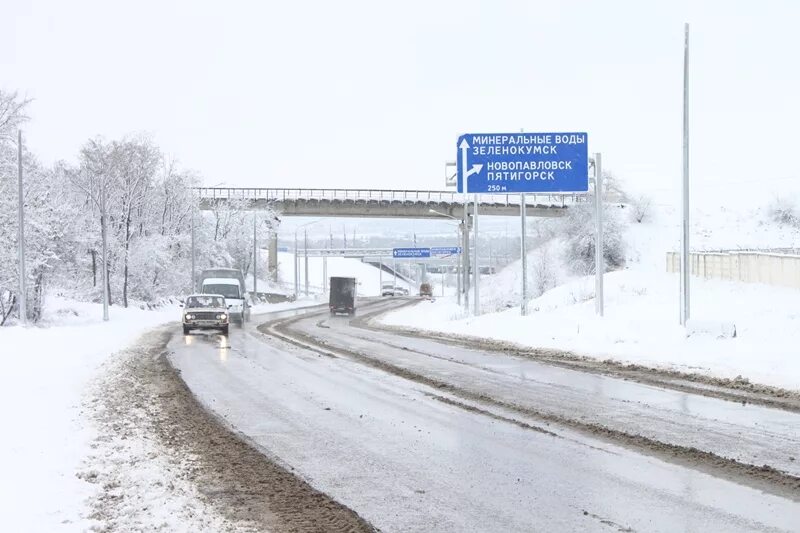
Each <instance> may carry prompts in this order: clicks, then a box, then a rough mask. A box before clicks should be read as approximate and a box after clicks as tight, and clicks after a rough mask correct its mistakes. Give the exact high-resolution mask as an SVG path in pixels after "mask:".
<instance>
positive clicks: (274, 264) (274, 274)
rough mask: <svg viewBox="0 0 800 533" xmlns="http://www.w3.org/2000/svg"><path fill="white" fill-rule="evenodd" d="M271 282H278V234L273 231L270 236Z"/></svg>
mask: <svg viewBox="0 0 800 533" xmlns="http://www.w3.org/2000/svg"><path fill="white" fill-rule="evenodd" d="M267 269H268V270H269V280H270V281H274V282H277V281H278V232H277V231H273V232H271V233H270V234H269V264H268V265H267Z"/></svg>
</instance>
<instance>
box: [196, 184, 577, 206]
mask: <svg viewBox="0 0 800 533" xmlns="http://www.w3.org/2000/svg"><path fill="white" fill-rule="evenodd" d="M195 190H196V191H198V195H199V197H200V198H201V199H211V200H215V199H219V200H267V201H276V202H283V201H287V200H288V201H292V200H328V201H333V200H339V201H345V200H354V201H356V200H366V201H388V202H409V201H411V202H439V203H453V204H458V203H463V202H464V199H463V195H462V194H461V193H457V192H452V191H422V190H400V189H398V190H393V189H274V188H244V187H196V188H195ZM585 200H586V195H584V194H576V193H553V194H526V195H525V204H526V205H529V206H536V205H561V206H564V205H567V204H571V203H577V202H583V201H585ZM478 201H479V203H481V204H501V205H520V195H519V194H479V195H478Z"/></svg>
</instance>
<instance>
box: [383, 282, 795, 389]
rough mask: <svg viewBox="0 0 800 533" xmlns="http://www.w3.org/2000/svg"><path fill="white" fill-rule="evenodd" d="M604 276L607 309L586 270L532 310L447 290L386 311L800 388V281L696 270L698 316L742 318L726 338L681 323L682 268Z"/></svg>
mask: <svg viewBox="0 0 800 533" xmlns="http://www.w3.org/2000/svg"><path fill="white" fill-rule="evenodd" d="M605 280H606V281H605V283H606V284H605V291H606V303H605V317H603V318H600V317H597V316H596V315H595V311H594V278H593V277H586V278H581V279H579V280H577V281H573V282H571V283H567V284H565V285H561V286H559V287H556V288H555V289H552V290H550V291H548V292H546V293H544V294H543V295H542V296H541V297H539V298H536V299H534V300H531V302H530V304H529V316H527V317H521V316H520V315H519V308H515V309H509V310H507V311H503V312H500V313H492V314H487V315H484V316H481V317H477V318H474V317H473V318H470V317H464V314H463V311H462V310H461V309H460V308H459V307H458V306H456V305H455V304H454V303H453V302H452V300H438V301H436V302H434V303H427V302H424V303H421V304H419V305H416V306H412V307H407V308H403V309H400V310H398V311H396V312H394V313H391V314H388V315H386V316H384V317H383V318H382V319H381V321H382V322H383V323H384V324H387V325H397V326H405V327H414V328H420V329H427V330H433V331H444V332H448V333H455V334H463V335H471V336H478V337H484V338H492V339H499V340H504V341H509V342H514V343H518V344H522V345H527V346H532V347H540V348H552V349H558V350H567V351H572V352H574V353H576V354H579V355H586V356H590V357H596V358H598V359H601V360H605V359H612V360H615V361H619V362H624V363H637V364H641V365H645V366H650V367H656V368H662V369H669V370H678V371H681V372H694V373H701V374H705V375H709V376H714V377H721V378H736V377H737V376H742V377H745V378H747V379H749V380H750V381H751V382H754V383H763V384H767V385H773V386H777V387H783V388H788V389H794V390H800V358H799V357H798V353H800V348H798V344H797V339H800V307H798V301H800V291H796V290H791V289H785V288H781V287H771V286H765V285H756V284H743V283H735V282H724V281H703V280H699V279H693V280H692V283H693V284H692V307H693V315H692V316H693V318H695V319H698V320H708V321H711V322H723V321H724V322H733V323H734V324H735V325H736V332H737V336H736V337H735V338H728V339H718V338H715V337H713V336H710V335H694V336H691V337H687V336H686V333H685V330H684V329H683V328H682V327H680V326H679V325H678V277H677V276H676V275H672V274H662V273H657V272H641V271H639V272H637V271H631V270H625V271H618V272H612V273H609V274H607V275H606V278H605Z"/></svg>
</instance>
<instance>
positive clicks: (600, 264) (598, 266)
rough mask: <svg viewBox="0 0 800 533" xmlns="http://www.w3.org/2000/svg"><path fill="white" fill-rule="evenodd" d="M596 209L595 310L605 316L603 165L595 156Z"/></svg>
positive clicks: (598, 155)
mask: <svg viewBox="0 0 800 533" xmlns="http://www.w3.org/2000/svg"><path fill="white" fill-rule="evenodd" d="M594 208H595V219H596V227H595V243H594V310H595V313H597V314H598V315H599V316H603V274H604V273H605V270H606V263H605V259H604V254H603V164H602V161H601V155H600V154H599V153H596V154H594Z"/></svg>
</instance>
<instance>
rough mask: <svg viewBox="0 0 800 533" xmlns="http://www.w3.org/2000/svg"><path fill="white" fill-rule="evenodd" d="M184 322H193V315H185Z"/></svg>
mask: <svg viewBox="0 0 800 533" xmlns="http://www.w3.org/2000/svg"><path fill="white" fill-rule="evenodd" d="M186 320H194V315H186Z"/></svg>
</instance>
